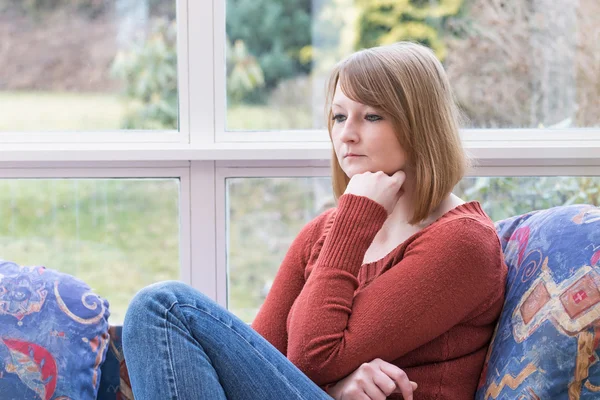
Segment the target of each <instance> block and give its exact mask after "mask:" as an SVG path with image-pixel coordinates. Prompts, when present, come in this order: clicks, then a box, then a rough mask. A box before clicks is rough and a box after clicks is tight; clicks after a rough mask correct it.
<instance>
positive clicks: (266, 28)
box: [219, 0, 600, 131]
mask: <svg viewBox="0 0 600 400" xmlns="http://www.w3.org/2000/svg"><path fill="white" fill-rule="evenodd" d="M598 12H600V6H598V4H597V3H596V2H577V3H573V2H568V3H567V2H564V1H554V2H551V1H537V2H530V1H505V2H496V1H487V0H447V1H405V2H396V3H393V2H378V1H369V0H362V1H354V0H325V1H310V0H299V1H272V0H259V1H254V2H249V1H244V0H227V9H226V21H227V22H226V28H227V30H226V36H225V37H224V38H223V37H220V38H219V40H224V41H225V43H226V67H227V68H226V100H227V117H226V118H227V123H226V127H227V130H231V131H236V130H241V131H252V130H259V131H268V130H294V129H296V130H297V129H304V130H305V129H324V127H325V125H324V118H323V109H322V108H323V107H322V104H323V100H324V96H323V95H324V90H323V85H324V81H325V79H326V78H327V73H328V71H329V70H330V69H331V67H332V66H333V65H334V63H335V62H337V61H338V60H340V59H341V58H343V57H345V56H346V55H349V54H350V53H352V52H353V51H355V50H358V49H360V48H365V47H372V46H377V45H381V44H386V43H392V42H396V41H400V40H412V41H419V42H421V43H424V44H426V45H428V46H429V47H431V48H432V49H433V50H434V51H435V53H436V55H437V56H438V58H439V59H440V60H442V61H443V63H444V66H445V68H446V70H447V72H448V76H449V78H450V81H451V84H452V87H453V88H454V90H455V94H456V98H457V101H458V103H459V104H460V106H461V108H462V110H463V112H464V114H465V117H466V119H467V121H468V122H467V126H469V127H472V128H478V129H483V128H541V127H546V128H562V129H564V128H573V127H598V126H599V125H600V116H599V114H598V112H597V110H598V107H599V106H600V105H599V103H598V102H599V101H600V100H598V99H599V98H600V96H599V93H598V83H599V82H600V74H598V73H597V70H598V68H597V65H598V61H597V59H598V57H597V56H598V48H597V46H596V44H595V41H594V40H590V38H591V37H596V36H597V35H598V34H599V33H600V28H598V26H597V24H595V23H594V20H595V16H596V15H597V13H598ZM594 66H596V67H594Z"/></svg>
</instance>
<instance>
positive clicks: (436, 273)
mask: <svg viewBox="0 0 600 400" xmlns="http://www.w3.org/2000/svg"><path fill="white" fill-rule="evenodd" d="M327 114H328V116H329V123H328V128H329V134H330V138H331V141H332V144H333V156H332V170H333V171H332V175H333V176H332V177H333V185H334V193H335V195H336V197H337V198H338V204H337V207H336V208H335V209H332V210H329V211H326V212H324V213H323V214H321V215H320V216H318V217H317V218H315V219H314V220H313V221H311V222H310V223H309V224H308V225H306V227H304V229H302V231H301V232H300V234H299V235H298V237H297V238H296V239H295V240H294V242H293V243H292V245H291V247H290V249H289V251H288V253H287V255H286V257H285V259H284V261H283V263H282V265H281V267H280V269H279V271H278V273H277V276H276V278H275V281H274V283H273V286H272V288H271V290H270V292H269V295H268V297H267V299H266V300H265V303H264V305H263V306H262V307H261V310H260V311H259V313H258V315H257V317H256V319H255V321H254V323H253V325H252V328H253V329H250V328H249V327H247V326H246V325H245V324H244V323H243V322H241V321H240V320H238V319H237V318H235V317H234V316H233V315H231V314H230V313H229V312H227V311H226V310H224V309H222V308H220V307H219V306H217V305H216V304H214V303H213V302H212V301H211V300H210V299H208V298H206V297H205V296H203V295H202V294H200V293H198V292H196V291H195V290H193V289H191V288H189V287H188V286H186V285H184V284H182V283H174V282H169V283H160V284H156V285H152V286H150V287H148V288H145V289H143V290H142V291H141V292H140V293H139V294H138V295H137V296H136V297H135V299H134V300H133V301H132V304H131V305H130V308H129V310H128V312H127V316H126V318H125V326H124V333H123V342H124V351H125V358H126V361H127V364H128V368H129V373H130V377H131V383H132V387H133V391H134V395H136V396H137V397H138V398H140V399H144V400H146V399H225V398H227V399H325V398H331V397H333V398H335V399H349V400H353V399H385V398H404V399H413V398H414V399H452V400H457V399H472V398H473V396H474V393H475V390H476V386H477V381H478V378H479V374H480V372H481V369H482V367H483V362H484V358H485V355H486V350H487V346H488V343H489V341H490V339H491V336H492V333H493V330H494V326H495V323H496V320H497V318H498V316H499V314H500V311H501V308H502V305H503V301H504V284H505V280H506V266H505V264H504V262H503V257H502V253H501V248H500V243H499V240H498V237H497V235H496V232H495V229H494V225H493V223H492V221H491V220H490V219H489V217H488V216H487V215H486V214H485V213H484V212H483V211H482V209H481V207H480V205H479V203H477V202H470V203H465V202H464V201H462V200H461V199H459V198H458V197H456V196H454V195H453V194H452V193H451V191H452V189H453V187H454V186H455V185H456V183H457V182H458V181H459V180H460V179H461V178H462V176H463V173H464V171H465V168H466V158H465V155H464V152H463V149H462V146H461V143H460V138H459V133H458V124H457V119H458V117H457V111H456V108H455V105H454V102H453V98H452V94H451V90H450V87H449V84H448V81H447V78H446V75H445V72H444V70H443V68H442V66H441V64H440V63H439V61H438V60H437V59H436V58H435V56H434V55H433V53H432V52H431V51H430V50H429V49H427V48H426V47H423V46H420V45H417V44H413V43H397V44H394V45H390V46H383V47H378V48H372V49H367V50H362V51H360V52H358V53H355V54H353V55H351V56H350V57H348V58H347V59H345V60H344V61H342V62H341V63H339V64H338V65H337V66H336V67H335V68H334V70H333V72H332V74H331V78H330V82H329V85H328V97H327ZM409 378H410V380H409ZM415 382H416V383H415ZM417 384H418V389H417ZM330 396H331V397H330Z"/></svg>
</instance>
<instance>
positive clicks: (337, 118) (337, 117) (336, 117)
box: [332, 114, 346, 122]
mask: <svg viewBox="0 0 600 400" xmlns="http://www.w3.org/2000/svg"><path fill="white" fill-rule="evenodd" d="M332 119H333V120H334V121H335V122H343V121H345V120H346V117H345V116H344V115H342V114H335V115H334V116H333V118H332Z"/></svg>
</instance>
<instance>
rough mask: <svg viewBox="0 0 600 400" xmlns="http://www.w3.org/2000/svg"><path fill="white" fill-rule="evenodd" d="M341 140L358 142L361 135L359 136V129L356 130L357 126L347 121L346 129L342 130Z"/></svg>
mask: <svg viewBox="0 0 600 400" xmlns="http://www.w3.org/2000/svg"><path fill="white" fill-rule="evenodd" d="M340 139H342V141H343V142H352V143H356V142H358V141H359V139H360V135H359V134H358V129H357V128H356V126H355V124H353V123H350V122H349V121H346V123H345V124H344V127H343V128H342V132H341V134H340Z"/></svg>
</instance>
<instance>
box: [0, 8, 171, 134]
mask: <svg viewBox="0 0 600 400" xmlns="http://www.w3.org/2000/svg"><path fill="white" fill-rule="evenodd" d="M175 6H176V0H166V1H159V0H103V1H97V0H77V1H73V0H53V1H46V0H43V1H42V0H36V1H23V0H0V43H1V45H0V65H2V68H0V110H2V112H1V113H0V131H98V130H117V129H167V130H176V129H178V123H177V121H178V116H179V112H178V104H177V52H176V47H177V46H176V41H177V37H176V31H177V29H176V28H177V27H176V23H175Z"/></svg>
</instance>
